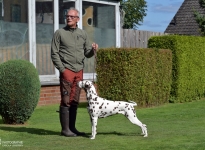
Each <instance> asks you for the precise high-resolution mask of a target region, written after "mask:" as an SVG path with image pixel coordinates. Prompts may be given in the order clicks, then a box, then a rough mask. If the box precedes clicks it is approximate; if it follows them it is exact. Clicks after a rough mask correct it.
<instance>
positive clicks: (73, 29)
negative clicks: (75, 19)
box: [64, 26, 78, 32]
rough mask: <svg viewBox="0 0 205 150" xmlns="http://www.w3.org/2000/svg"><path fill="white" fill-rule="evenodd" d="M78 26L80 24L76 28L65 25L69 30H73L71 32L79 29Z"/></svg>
mask: <svg viewBox="0 0 205 150" xmlns="http://www.w3.org/2000/svg"><path fill="white" fill-rule="evenodd" d="M77 28H78V26H76V28H70V27H69V26H65V27H64V29H65V30H68V31H71V32H73V31H75V30H77Z"/></svg>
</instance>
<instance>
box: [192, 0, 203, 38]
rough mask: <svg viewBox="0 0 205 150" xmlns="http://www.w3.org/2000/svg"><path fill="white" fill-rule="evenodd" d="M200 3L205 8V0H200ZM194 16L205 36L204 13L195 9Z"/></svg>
mask: <svg viewBox="0 0 205 150" xmlns="http://www.w3.org/2000/svg"><path fill="white" fill-rule="evenodd" d="M199 4H200V6H201V7H202V8H205V0H199ZM194 16H195V20H196V22H197V23H198V25H199V28H200V30H201V35H202V36H205V15H202V14H200V13H199V12H196V11H195V12H194Z"/></svg>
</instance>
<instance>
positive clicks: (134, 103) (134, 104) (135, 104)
mask: <svg viewBox="0 0 205 150" xmlns="http://www.w3.org/2000/svg"><path fill="white" fill-rule="evenodd" d="M129 103H132V104H133V106H137V103H136V102H134V101H129Z"/></svg>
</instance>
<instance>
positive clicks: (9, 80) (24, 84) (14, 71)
mask: <svg viewBox="0 0 205 150" xmlns="http://www.w3.org/2000/svg"><path fill="white" fill-rule="evenodd" d="M40 88H41V84H40V80H39V75H38V72H37V70H36V68H35V67H34V65H33V64H32V63H30V62H28V61H26V60H9V61H7V62H5V63H3V64H1V65H0V115H1V116H2V119H3V122H4V123H7V124H23V123H24V122H25V121H27V120H28V119H29V118H30V116H31V114H32V113H33V111H34V109H35V107H36V106H37V104H38V100H39V98H40Z"/></svg>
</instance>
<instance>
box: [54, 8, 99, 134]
mask: <svg viewBox="0 0 205 150" xmlns="http://www.w3.org/2000/svg"><path fill="white" fill-rule="evenodd" d="M66 20H67V25H66V26H65V27H64V28H62V29H59V30H57V31H56V32H55V34H54V36H53V39H52V43H51V59H52V61H53V64H54V65H55V67H56V68H57V69H58V70H59V71H60V92H61V103H60V111H59V113H60V115H59V117H60V123H61V127H62V130H61V135H64V136H69V137H74V136H78V135H85V133H84V132H79V131H78V130H77V129H76V128H75V122H76V115H77V107H78V103H79V97H80V88H79V87H78V85H77V83H78V82H79V81H81V80H83V68H84V59H85V57H87V58H90V57H92V56H93V55H94V53H95V52H96V51H97V49H98V44H95V43H93V44H92V45H91V44H90V42H89V39H88V35H87V33H86V32H85V31H84V30H81V29H79V28H78V26H77V23H78V21H79V11H78V10H77V9H75V8H70V9H69V10H68V12H67V15H66Z"/></svg>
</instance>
